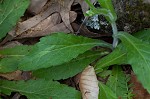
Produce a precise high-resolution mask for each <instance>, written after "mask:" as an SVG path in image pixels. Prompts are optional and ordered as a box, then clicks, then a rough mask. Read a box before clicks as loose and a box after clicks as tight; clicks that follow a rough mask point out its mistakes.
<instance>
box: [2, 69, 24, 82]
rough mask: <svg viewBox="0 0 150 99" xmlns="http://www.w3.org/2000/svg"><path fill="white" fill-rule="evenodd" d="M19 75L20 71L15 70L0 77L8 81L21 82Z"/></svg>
mask: <svg viewBox="0 0 150 99" xmlns="http://www.w3.org/2000/svg"><path fill="white" fill-rule="evenodd" d="M21 74H22V71H20V70H17V71H15V72H11V73H1V74H0V76H1V77H3V78H5V79H8V80H21V79H22V77H21Z"/></svg>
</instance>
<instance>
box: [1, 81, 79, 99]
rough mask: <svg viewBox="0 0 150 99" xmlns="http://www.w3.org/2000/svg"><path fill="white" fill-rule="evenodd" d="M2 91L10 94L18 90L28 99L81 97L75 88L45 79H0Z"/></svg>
mask: <svg viewBox="0 0 150 99" xmlns="http://www.w3.org/2000/svg"><path fill="white" fill-rule="evenodd" d="M0 89H1V91H2V93H4V94H7V95H10V94H11V92H19V93H21V94H22V95H25V96H27V98H28V99H81V96H80V93H79V92H78V91H76V90H75V89H73V88H71V87H68V86H66V85H63V84H59V83H58V82H53V81H45V80H30V81H27V82H25V81H17V82H15V81H4V80H3V81H1V85H0Z"/></svg>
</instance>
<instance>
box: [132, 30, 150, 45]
mask: <svg viewBox="0 0 150 99" xmlns="http://www.w3.org/2000/svg"><path fill="white" fill-rule="evenodd" d="M134 36H135V37H137V38H139V39H140V40H142V41H145V42H148V43H150V29H147V30H142V31H139V32H137V33H134Z"/></svg>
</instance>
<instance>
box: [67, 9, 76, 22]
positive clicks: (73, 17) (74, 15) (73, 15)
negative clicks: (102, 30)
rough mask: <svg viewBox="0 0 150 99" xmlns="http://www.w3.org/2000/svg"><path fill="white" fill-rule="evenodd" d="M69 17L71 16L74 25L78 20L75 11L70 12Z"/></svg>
mask: <svg viewBox="0 0 150 99" xmlns="http://www.w3.org/2000/svg"><path fill="white" fill-rule="evenodd" d="M69 16H70V18H69V20H70V23H72V22H73V21H75V20H76V18H77V13H76V12H74V11H70V12H69Z"/></svg>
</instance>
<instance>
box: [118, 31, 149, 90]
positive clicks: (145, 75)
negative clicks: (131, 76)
mask: <svg viewBox="0 0 150 99" xmlns="http://www.w3.org/2000/svg"><path fill="white" fill-rule="evenodd" d="M118 37H119V38H120V39H121V41H122V43H123V44H124V46H125V47H126V49H127V51H128V53H127V60H128V63H129V64H131V66H132V68H133V71H134V73H135V74H136V76H137V78H138V80H139V81H140V82H141V83H142V85H143V86H144V88H145V89H147V91H148V92H149V93H150V76H149V73H150V44H148V43H145V42H142V41H141V40H139V39H137V38H135V37H133V36H132V35H130V34H128V33H124V32H120V33H119V34H118Z"/></svg>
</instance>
